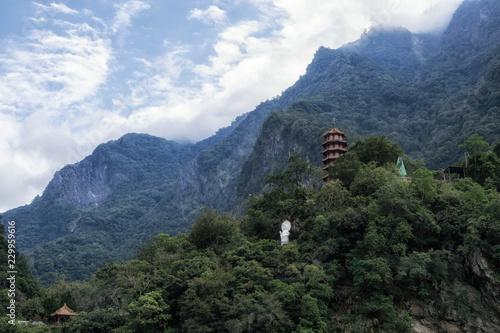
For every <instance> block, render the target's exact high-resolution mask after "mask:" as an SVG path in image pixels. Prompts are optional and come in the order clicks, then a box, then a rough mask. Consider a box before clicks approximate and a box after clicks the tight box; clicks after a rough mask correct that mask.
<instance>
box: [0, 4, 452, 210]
mask: <svg viewBox="0 0 500 333" xmlns="http://www.w3.org/2000/svg"><path fill="white" fill-rule="evenodd" d="M460 2H461V0H421V1H418V2H417V1H412V0H377V1H373V0H336V1H333V0H332V1H326V0H233V1H229V0H211V1H208V0H184V1H174V0H163V1H161V0H151V1H145V0H144V1H142V0H103V1H95V0H92V1H91V0H78V1H77V0H66V1H43V0H34V1H24V0H0V125H1V127H0V128H1V130H0V131H1V135H0V156H1V157H0V185H1V190H0V211H5V210H7V209H10V208H14V207H17V206H19V205H23V204H27V203H29V202H30V201H31V200H32V199H33V198H34V197H35V196H36V195H37V194H41V193H42V192H43V190H44V188H45V186H46V185H47V184H48V182H49V181H50V179H51V178H52V176H53V174H54V172H55V171H57V170H58V169H60V168H62V167H63V166H64V165H66V164H69V163H75V162H77V161H79V160H81V159H83V158H84V157H85V156H87V155H89V154H90V153H91V152H92V151H93V149H94V148H95V147H96V146H97V145H98V144H100V143H102V142H106V141H109V140H113V139H117V138H119V137H120V136H122V135H123V134H125V133H128V132H138V133H149V134H152V135H156V136H160V137H164V138H167V139H173V140H190V141H197V140H201V139H203V138H205V137H208V136H210V135H212V134H213V133H214V132H215V131H216V130H217V129H218V128H220V127H223V126H227V125H229V124H230V123H231V121H232V120H233V119H234V118H235V117H237V116H238V115H240V114H242V113H244V112H248V111H251V110H252V109H253V108H254V107H255V106H256V105H258V104H259V103H260V102H261V101H264V100H266V99H270V98H273V97H274V96H276V95H279V94H280V93H281V91H283V90H285V89H286V88H287V87H289V86H290V85H292V84H293V83H294V82H295V81H296V80H297V79H298V78H299V76H300V75H302V74H304V72H305V68H306V66H307V64H308V63H309V62H310V61H311V60H312V57H313V55H314V52H315V51H316V50H317V49H318V48H319V47H320V46H326V47H330V48H337V47H339V46H341V45H342V44H345V43H348V42H351V41H353V40H355V39H357V38H358V37H359V36H360V35H361V33H362V32H363V31H364V30H365V29H369V28H370V27H373V26H378V25H387V26H403V27H406V28H408V29H410V30H412V31H414V32H429V31H435V30H439V29H443V28H444V27H445V26H446V24H447V23H448V22H449V20H450V18H451V15H452V13H453V12H454V10H455V9H456V8H457V7H458V5H459V4H460Z"/></svg>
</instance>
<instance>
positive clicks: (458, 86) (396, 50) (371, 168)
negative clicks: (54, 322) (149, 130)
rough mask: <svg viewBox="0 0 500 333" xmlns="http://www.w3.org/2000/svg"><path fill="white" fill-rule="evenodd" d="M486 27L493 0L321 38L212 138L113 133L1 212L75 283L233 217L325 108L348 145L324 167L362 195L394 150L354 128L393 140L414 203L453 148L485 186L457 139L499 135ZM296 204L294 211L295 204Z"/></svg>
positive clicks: (29, 253) (316, 160) (41, 260)
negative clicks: (343, 37) (439, 22)
mask: <svg viewBox="0 0 500 333" xmlns="http://www.w3.org/2000/svg"><path fill="white" fill-rule="evenodd" d="M499 27H500V2H498V1H493V0H481V1H466V2H464V3H463V4H462V5H461V7H460V8H459V10H458V11H457V12H456V13H455V15H454V17H453V19H452V21H451V23H450V25H449V27H448V29H447V30H446V31H445V32H443V33H442V34H438V35H434V36H431V35H421V34H413V33H411V32H409V31H406V30H403V29H392V30H384V29H373V30H371V31H369V32H367V33H365V34H364V35H363V36H362V37H361V39H360V40H359V41H357V42H354V43H351V44H349V45H346V46H343V47H341V48H339V49H337V50H331V49H328V48H324V47H322V48H320V49H318V51H317V52H316V54H315V56H314V59H313V60H312V62H311V63H310V65H309V66H308V68H307V71H306V73H305V74H304V75H302V76H301V77H300V78H299V79H298V80H297V82H296V83H295V84H294V85H293V86H291V87H290V88H288V89H286V90H285V91H284V92H283V93H282V94H281V95H280V96H277V97H275V98H273V99H272V100H268V101H265V102H263V103H261V104H259V105H258V106H257V107H256V108H255V110H253V111H251V112H249V113H247V114H245V115H242V116H240V117H238V118H237V119H235V121H234V122H233V124H231V126H229V127H227V128H223V129H221V130H219V131H218V132H217V133H216V134H215V135H214V136H213V137H211V138H208V139H206V140H203V141H201V142H199V143H196V144H179V143H174V142H170V141H167V140H164V139H160V138H155V137H152V136H148V135H140V134H128V135H125V136H124V137H123V138H121V139H119V140H116V141H111V142H108V143H106V144H102V145H100V146H99V147H97V149H96V150H95V152H94V153H93V154H92V155H91V156H89V157H87V158H85V159H84V160H83V161H81V162H79V163H77V164H75V165H72V166H67V167H65V168H63V169H62V170H61V171H59V172H58V173H57V174H56V175H55V177H54V179H53V181H52V182H51V183H50V184H49V186H48V187H47V190H46V191H45V193H44V194H43V195H42V196H41V197H37V198H36V199H35V200H34V201H33V202H32V203H31V204H30V205H27V206H24V207H19V208H16V209H13V210H11V211H8V212H6V213H5V214H3V215H4V216H5V217H6V218H8V219H11V220H16V221H22V223H20V224H19V229H18V232H19V235H20V238H19V239H20V243H19V244H18V245H19V249H20V250H21V251H23V253H25V254H26V257H27V258H28V259H29V260H28V261H29V264H30V268H31V269H32V271H33V274H34V275H35V276H36V277H37V278H38V279H39V280H40V282H41V283H42V284H43V285H45V286H48V285H50V284H52V283H59V282H60V281H62V279H63V277H66V278H67V281H85V280H88V279H90V278H91V276H92V274H93V273H95V271H96V270H97V269H98V268H99V267H102V266H103V265H105V264H107V263H109V262H111V261H114V262H120V261H123V260H129V259H131V258H133V256H134V253H135V251H136V249H137V248H138V246H140V245H141V244H144V243H145V242H146V241H147V240H148V239H150V238H151V237H152V236H154V235H156V234H158V233H167V234H169V235H172V236H175V235H177V234H179V233H185V232H188V231H189V229H190V227H191V225H192V221H194V220H195V219H196V217H197V216H199V215H200V214H202V210H203V208H202V207H209V208H212V209H216V210H219V211H221V212H225V213H227V212H233V213H234V214H235V215H236V217H237V218H240V217H241V216H242V215H243V214H244V212H245V203H246V202H247V200H248V199H249V197H251V196H253V197H254V199H255V196H258V195H259V194H261V193H262V191H266V192H269V191H274V190H275V186H277V185H276V181H277V180H276V179H275V180H274V181H268V182H266V177H267V175H269V174H282V173H283V172H284V171H285V170H286V168H287V161H288V158H289V156H291V155H292V154H293V153H295V152H297V153H300V154H301V156H302V158H303V159H304V160H306V161H307V162H310V163H311V164H312V165H314V166H316V167H319V166H321V164H322V162H321V142H322V140H323V138H322V136H321V134H322V133H324V132H325V131H327V130H329V129H331V128H332V125H333V122H334V119H336V122H337V124H336V126H337V127H339V128H342V130H343V131H345V132H346V134H347V140H348V141H349V149H350V150H351V151H352V152H356V151H355V150H356V149H357V150H358V151H357V153H356V154H348V155H346V156H345V157H344V159H343V162H342V165H343V167H342V168H340V167H339V168H336V170H334V172H335V177H337V178H339V179H342V180H343V184H344V186H345V188H346V189H347V190H348V191H349V193H351V194H352V195H354V196H359V195H363V194H367V193H370V195H374V194H375V193H376V192H377V191H378V190H379V186H380V184H385V183H386V182H387V179H389V178H390V177H389V174H388V173H387V172H386V169H385V168H384V166H385V165H386V164H387V163H393V162H392V159H393V156H394V154H391V155H387V156H386V159H385V160H379V159H378V157H377V156H372V154H374V153H377V154H379V153H383V154H385V153H386V152H382V151H381V150H380V149H376V150H373V151H369V150H366V149H364V150H365V151H364V152H363V151H362V150H363V147H362V146H360V145H357V148H356V145H355V141H356V140H357V139H359V138H371V140H378V141H379V142H378V144H379V145H381V147H384V146H385V141H386V140H391V141H392V142H395V143H397V145H398V147H401V148H403V149H404V151H405V153H406V155H407V156H405V157H404V162H405V165H406V168H407V171H408V172H409V173H410V174H413V173H415V176H414V182H415V186H414V187H412V188H411V192H412V194H414V195H416V196H418V198H419V203H420V204H423V205H431V206H432V205H434V204H435V200H436V198H438V197H439V196H440V194H439V190H438V189H434V188H433V186H432V182H431V180H430V179H431V178H432V177H431V174H430V173H429V171H425V170H424V167H425V166H427V167H428V168H429V169H431V170H441V169H443V168H444V167H446V166H447V165H449V164H452V163H454V162H456V161H459V160H461V159H462V158H465V156H464V153H468V155H466V156H468V157H467V158H466V160H465V159H464V160H462V161H460V163H462V165H465V164H466V162H467V164H468V167H469V168H468V170H469V171H468V172H469V174H468V176H469V177H471V178H472V180H473V181H475V182H477V183H478V184H479V185H480V186H482V187H484V188H486V189H488V190H490V189H498V186H499V184H498V180H496V178H495V177H494V176H491V175H492V174H497V173H498V170H497V168H498V167H497V162H498V161H497V159H498V150H499V149H500V146H499V145H497V146H492V148H489V149H486V150H481V149H479V150H478V149H477V148H475V146H474V145H473V142H471V144H472V145H469V144H466V146H464V149H462V150H459V149H457V147H458V145H459V144H461V143H464V142H465V141H466V140H467V138H469V137H471V136H472V135H473V134H477V135H478V137H477V138H476V139H478V138H479V136H480V137H482V139H481V140H482V141H484V142H487V143H488V144H489V145H493V143H494V142H498V141H499V140H500V132H499V131H498V129H499V128H500V117H498V112H499V110H500V56H499V55H500V52H499V50H500V40H499V35H498V31H499ZM193 130H197V129H196V128H193ZM374 134H375V136H372V135H374ZM474 140H475V139H474ZM371 144H376V142H370V145H371ZM377 148H380V146H378V147H377ZM386 148H388V149H389V150H391V149H393V148H397V147H396V146H393V147H389V146H387V147H386ZM471 148H472V150H471ZM479 148H480V147H479ZM399 151H401V149H400V148H399ZM393 153H398V152H397V151H393ZM410 157H411V158H410ZM369 161H372V162H371V163H374V164H373V165H370V164H369V163H370V162H369ZM424 162H425V163H424ZM419 168H420V169H422V171H418V172H417V170H418V169H419ZM361 175H363V176H361ZM432 176H433V175H432ZM319 183H320V184H321V181H319ZM317 184H318V182H316V185H317ZM310 185H311V186H314V182H312V183H311V184H310ZM393 190H394V191H396V190H397V189H396V188H395V189H393ZM398 191H400V190H398ZM401 191H402V190H401ZM299 194H300V193H297V195H299ZM93 196H96V197H98V198H100V199H99V200H93ZM292 199H293V200H299V199H300V198H299V197H297V198H292ZM252 200H253V199H252ZM293 200H292V201H290V202H289V203H288V204H287V205H285V206H284V208H288V207H290V205H289V204H291V203H292V202H293ZM271 202H272V200H271ZM294 209H295V208H294ZM301 209H302V208H300V206H297V207H296V210H297V212H296V214H297V216H303V215H304V214H306V215H307V214H308V212H307V211H304V212H303V211H301ZM261 213H262V214H263V216H264V217H265V215H266V214H269V213H266V212H264V211H262V212H261ZM424 213H425V212H424ZM259 214H260V213H259ZM419 214H420V213H419ZM256 216H257V215H256ZM426 216H427V215H426ZM265 218H267V217H265ZM262 221H264V220H259V219H257V218H253V219H250V220H249V221H248V223H249V226H250V227H251V228H253V229H251V230H249V232H251V233H252V234H254V235H267V234H269V233H270V232H275V230H274V229H272V230H271V229H269V230H267V231H266V228H267V227H266V226H265V225H263V222H262ZM450 228H451V227H450ZM260 229H262V230H261V231H259V230H260Z"/></svg>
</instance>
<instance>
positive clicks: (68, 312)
mask: <svg viewBox="0 0 500 333" xmlns="http://www.w3.org/2000/svg"><path fill="white" fill-rule="evenodd" d="M74 315H76V312H74V311H73V310H71V309H70V308H68V306H67V305H66V303H64V305H63V307H62V308H60V309H59V310H57V311H56V312H54V313H52V314H51V315H50V316H51V317H53V316H74Z"/></svg>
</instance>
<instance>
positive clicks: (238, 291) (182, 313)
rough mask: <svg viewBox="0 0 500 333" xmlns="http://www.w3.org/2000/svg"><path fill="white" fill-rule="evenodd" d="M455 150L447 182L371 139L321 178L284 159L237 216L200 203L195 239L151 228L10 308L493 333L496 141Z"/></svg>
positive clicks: (272, 325) (168, 324)
mask: <svg viewBox="0 0 500 333" xmlns="http://www.w3.org/2000/svg"><path fill="white" fill-rule="evenodd" d="M457 149H459V148H457ZM460 149H462V150H463V151H468V152H469V154H470V158H469V165H470V166H469V169H468V174H469V176H470V177H467V178H464V179H460V178H458V177H453V178H452V179H449V180H446V181H445V180H443V175H442V173H433V172H431V171H429V170H427V169H425V168H418V166H417V164H418V163H416V162H415V161H411V160H408V163H407V165H408V168H407V169H408V171H409V173H410V176H411V179H410V180H403V179H401V177H400V176H399V175H398V174H397V173H396V170H395V168H394V162H393V161H394V160H395V159H396V158H397V156H399V155H401V154H403V150H402V148H401V147H399V146H398V145H397V144H396V143H394V142H391V141H389V140H388V139H387V138H386V137H384V136H381V137H378V136H370V137H368V138H366V139H363V140H359V141H357V142H355V143H354V144H353V145H352V146H351V148H350V151H349V152H348V153H347V154H345V155H344V156H342V157H341V158H339V159H338V160H337V162H336V164H335V167H334V168H333V169H332V170H331V173H332V174H331V176H332V177H336V178H337V179H338V181H337V182H335V183H329V184H325V185H323V186H320V184H322V181H321V176H322V174H323V173H322V170H321V169H319V168H317V167H315V166H314V165H312V164H310V163H308V162H306V161H304V160H302V159H301V157H300V154H298V153H296V154H292V156H291V157H290V159H289V163H288V165H287V166H286V169H285V170H284V171H283V172H282V173H276V174H273V175H269V176H267V177H266V179H265V183H266V184H267V187H268V190H266V191H265V192H264V193H263V194H261V195H259V196H255V197H252V198H250V199H249V201H248V202H247V205H246V214H245V215H244V216H243V217H242V218H240V219H237V218H235V217H234V216H233V215H229V214H225V213H220V212H217V211H214V210H205V211H204V212H203V214H202V215H200V216H199V217H198V219H197V220H196V222H195V224H194V225H193V227H192V230H191V232H190V234H188V235H185V234H181V235H177V236H175V237H170V236H168V235H166V234H160V235H157V236H155V237H153V238H152V239H150V240H149V241H148V242H147V243H146V244H144V245H143V246H141V247H140V248H139V250H138V252H137V255H136V257H135V259H134V260H131V261H126V262H123V263H119V264H116V263H111V264H108V265H106V266H104V267H102V268H101V269H99V270H98V271H97V272H96V273H95V274H94V275H93V277H92V279H91V280H90V281H89V282H85V283H66V284H62V285H61V284H59V285H54V286H52V287H51V288H49V289H46V290H43V292H42V293H40V294H39V296H35V297H31V298H30V299H29V300H27V301H25V302H21V304H22V305H21V306H20V310H19V313H20V315H21V316H23V317H24V318H26V319H31V318H32V317H33V316H36V315H43V314H45V313H50V311H54V310H55V309H56V308H57V307H59V306H61V305H62V304H63V302H64V303H67V304H68V306H70V308H71V309H73V310H76V311H78V312H79V313H78V315H77V316H75V317H74V318H73V319H72V320H71V321H70V322H68V323H65V324H64V325H63V326H62V327H59V328H58V327H56V326H54V327H52V328H51V327H50V326H48V327H47V326H43V327H42V326H38V327H30V329H31V331H30V332H37V331H38V332H46V331H47V332H49V331H50V329H53V330H55V331H61V332H172V333H173V332H231V333H234V332H411V331H413V332H492V333H493V332H498V331H499V330H500V320H499V319H498V318H500V316H499V315H500V313H499V312H498V309H499V306H500V300H499V299H498V298H497V294H498V290H499V284H498V281H497V276H498V270H499V267H500V260H499V258H500V252H499V248H498V242H499V241H500V224H499V220H498V216H499V214H500V195H499V192H498V189H499V188H500V156H499V155H500V144H496V145H495V146H494V147H490V146H489V145H488V144H487V143H486V142H485V141H484V140H483V139H482V138H481V137H480V136H478V135H474V136H471V137H470V138H469V139H468V140H466V141H465V142H464V143H463V144H462V147H461V148H460ZM374 152H376V153H375V154H374ZM485 176H486V177H485ZM285 219H287V220H289V221H291V224H292V229H291V241H290V243H289V244H288V245H283V246H280V244H279V239H280V237H279V230H280V225H281V223H282V222H283V221H284V220H285ZM0 325H4V326H3V327H6V326H5V325H6V324H0ZM28 327H29V326H28ZM28 327H24V328H23V326H17V327H14V328H12V327H11V330H10V332H24V330H23V329H27V328H28ZM58 329H59V330H58Z"/></svg>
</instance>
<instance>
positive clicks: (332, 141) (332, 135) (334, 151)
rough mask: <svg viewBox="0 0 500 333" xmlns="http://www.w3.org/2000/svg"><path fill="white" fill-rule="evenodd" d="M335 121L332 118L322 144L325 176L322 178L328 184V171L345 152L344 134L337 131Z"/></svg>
mask: <svg viewBox="0 0 500 333" xmlns="http://www.w3.org/2000/svg"><path fill="white" fill-rule="evenodd" d="M335 123H336V119H335V118H333V128H332V129H331V130H330V131H328V132H326V133H325V134H323V137H324V138H325V141H324V142H323V165H324V166H323V170H325V171H326V172H327V174H326V175H325V176H324V177H323V180H324V181H325V182H329V181H330V179H328V177H329V176H328V169H329V168H330V166H332V165H333V162H334V161H335V160H336V159H337V158H339V157H340V156H342V155H343V154H345V153H346V152H347V141H346V140H345V133H344V132H342V131H339V130H338V129H337V127H336V124H335Z"/></svg>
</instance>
